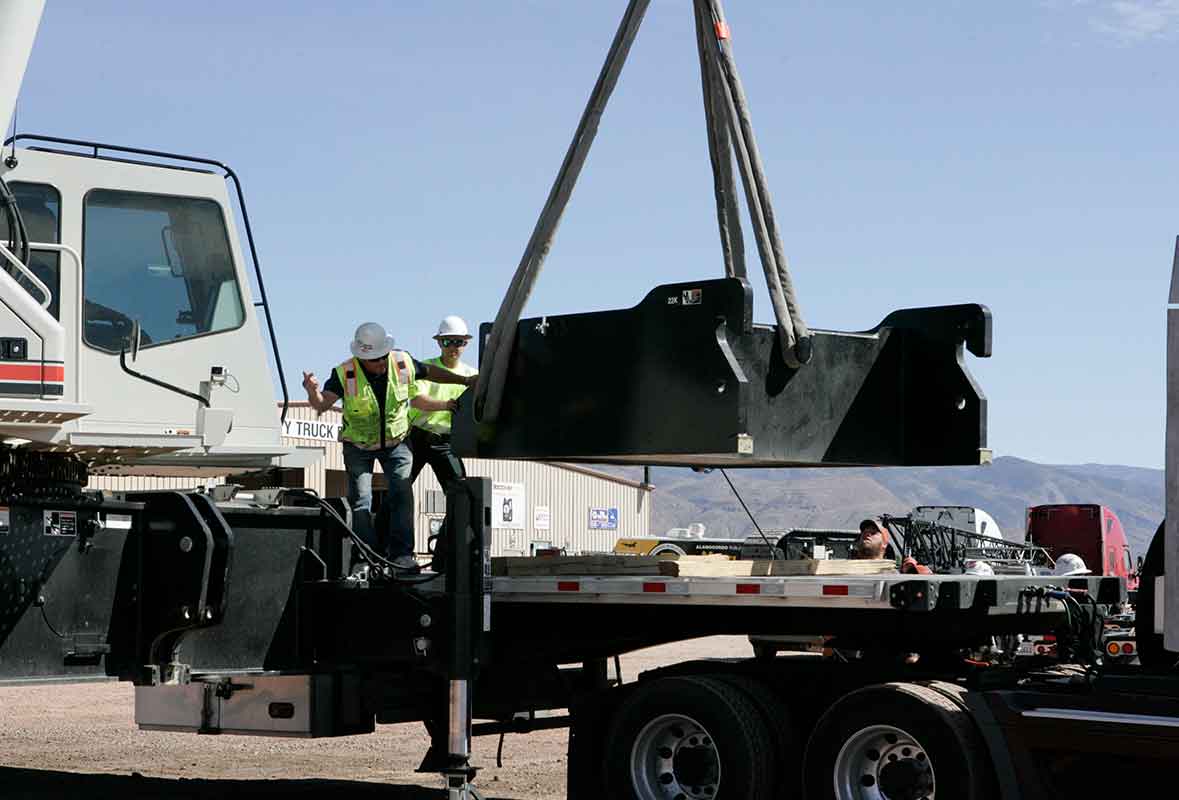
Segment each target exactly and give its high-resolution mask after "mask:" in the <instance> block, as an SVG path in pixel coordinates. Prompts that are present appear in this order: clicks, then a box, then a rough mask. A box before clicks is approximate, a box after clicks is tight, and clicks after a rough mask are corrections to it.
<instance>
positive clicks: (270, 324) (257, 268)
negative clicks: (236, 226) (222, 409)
mask: <svg viewBox="0 0 1179 800" xmlns="http://www.w3.org/2000/svg"><path fill="white" fill-rule="evenodd" d="M30 140H31V141H37V142H46V143H49V144H63V145H69V146H71V147H88V148H90V149H91V150H92V151H93V153H70V152H67V151H61V152H62V153H63V154H64V155H72V156H78V157H79V158H98V159H103V160H117V159H104V157H103V156H102V155H100V154H99V151H100V150H110V151H112V152H115V153H130V154H131V155H138V156H148V157H150V158H167V159H170V160H172V161H185V162H188V163H190V164H205V165H207V166H211V167H216V168H217V169H220V170H222V171H224V173H225V178H226V179H227V180H232V181H233V187H234V190H235V191H236V192H237V203H238V207H239V208H241V211H242V226H243V227H244V228H245V229H246V241H247V242H249V245H250V258H251V259H252V260H253V262H254V275H255V276H256V277H257V279H258V293H259V294H260V295H261V296H262V302H260V303H254V305H255V307H256V306H262V310H263V311H265V312H266V328H267V330H268V331H269V332H270V346H271V348H272V349H273V352H274V364H275V366H276V367H277V368H278V380H279V383H280V385H281V386H282V414H281V415H280V416H279V425H280V428H281V426H282V425H283V423H285V422H286V421H287V407H288V406H290V404H291V396H290V393H289V392H288V391H287V378H286V374H285V373H284V372H283V368H282V356H280V355H279V353H278V337H277V336H276V335H275V333H274V320H273V319H272V318H271V316H270V302H269V301H268V300H267V298H266V284H265V282H264V281H263V280H262V265H261V264H259V263H258V248H257V247H256V246H255V245H254V231H253V229H252V228H251V227H250V212H249V211H247V210H246V196H245V194H244V193H243V192H242V184H241V181H240V180H238V177H237V173H235V172H234V171H233V170H232V169H231V168H230V167H229V166H228V165H227V164H224V163H222V162H220V161H215V160H213V159H211V158H199V157H197V156H185V155H179V154H177V153H165V152H163V151H161V150H145V149H143V148H140V147H125V146H123V145H117V144H103V143H101V142H89V141H85V140H83V139H63V138H61V137H60V136H45V135H42V134H39V133H18V134H16V135H15V136H10V137H9V138H7V139H5V140H4V144H3V146H4V147H8V146H9V145H11V144H14V143H16V142H22V141H30ZM160 166H165V165H160Z"/></svg>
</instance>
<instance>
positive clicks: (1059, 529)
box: [1027, 503, 1138, 594]
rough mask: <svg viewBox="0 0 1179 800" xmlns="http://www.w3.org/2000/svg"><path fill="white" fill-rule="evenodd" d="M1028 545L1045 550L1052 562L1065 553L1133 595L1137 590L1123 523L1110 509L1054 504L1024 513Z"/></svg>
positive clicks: (1133, 562)
mask: <svg viewBox="0 0 1179 800" xmlns="http://www.w3.org/2000/svg"><path fill="white" fill-rule="evenodd" d="M1027 542H1028V544H1032V545H1035V546H1037V547H1042V548H1044V549H1045V550H1046V551H1047V552H1048V553H1049V555H1050V556H1051V557H1052V558H1053V559H1056V558H1059V557H1060V556H1062V555H1064V554H1065V553H1072V554H1074V555H1077V556H1080V558H1081V560H1083V561H1084V562H1085V565H1086V566H1087V567H1088V568H1089V569H1091V570H1092V571H1093V572H1094V573H1096V574H1099V575H1116V576H1118V577H1120V578H1122V579H1123V580H1124V581H1125V582H1126V588H1127V590H1128V591H1129V592H1130V593H1131V594H1133V593H1135V592H1136V591H1137V589H1138V575H1137V572H1138V565H1137V563H1136V562H1135V560H1134V554H1133V553H1132V552H1131V550H1130V544H1129V542H1128V541H1127V540H1126V532H1125V530H1123V528H1122V522H1121V520H1119V519H1118V515H1117V514H1115V513H1114V511H1113V509H1111V508H1109V507H1107V506H1102V505H1096V504H1093V503H1056V504H1051V505H1039V506H1031V507H1030V508H1028V510H1027Z"/></svg>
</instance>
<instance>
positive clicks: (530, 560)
mask: <svg viewBox="0 0 1179 800" xmlns="http://www.w3.org/2000/svg"><path fill="white" fill-rule="evenodd" d="M491 574H492V575H494V576H496V577H505V576H518V577H523V576H528V575H534V576H543V575H675V574H676V573H675V565H674V564H673V563H672V562H671V561H669V560H667V559H663V558H658V557H656V556H628V555H609V554H603V555H594V556H548V557H529V556H503V557H497V558H493V559H491Z"/></svg>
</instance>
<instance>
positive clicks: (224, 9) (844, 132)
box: [19, 0, 1179, 466]
mask: <svg viewBox="0 0 1179 800" xmlns="http://www.w3.org/2000/svg"><path fill="white" fill-rule="evenodd" d="M624 7H625V2H623V0H594V2H573V1H572V0H505V1H504V2H498V3H489V2H485V0H452V1H451V2H439V0H429V1H428V2H427V1H425V0H423V1H420V2H419V1H416V0H398V2H365V1H362V0H349V2H347V3H321V2H315V3H311V2H300V1H297V0H290V1H288V2H271V1H269V0H267V1H266V2H263V1H262V0H252V1H251V2H249V3H242V2H240V1H235V2H227V1H225V0H207V1H206V2H202V3H167V4H161V3H158V2H146V1H144V0H121V2H119V3H117V4H113V3H102V4H96V3H91V2H83V1H82V0H49V3H48V8H47V10H46V14H45V19H44V21H43V24H42V28H41V32H40V35H39V38H38V41H37V45H36V48H35V50H34V54H33V60H32V62H31V64H30V68H29V72H28V75H27V77H26V81H25V87H24V93H23V98H22V101H21V106H20V111H19V114H20V127H21V129H22V130H24V131H35V132H40V133H50V134H56V135H62V136H75V137H81V138H95V139H99V140H105V141H111V142H117V143H126V144H133V145H139V146H144V147H154V148H160V149H166V150H175V151H179V152H189V153H193V154H203V155H207V156H210V157H214V158H218V159H221V160H224V161H226V162H228V163H229V164H231V165H233V166H234V167H235V168H236V169H237V171H238V172H239V174H240V175H241V176H242V178H243V180H244V182H245V187H246V192H247V197H248V200H249V202H250V208H251V214H252V217H253V221H254V225H255V233H256V235H257V239H258V243H259V247H260V251H261V255H262V260H263V266H264V268H265V272H266V276H267V280H268V290H269V292H270V294H271V300H272V302H273V304H274V307H275V310H276V315H277V326H278V332H279V335H280V337H281V345H282V351H283V356H284V359H285V361H286V366H287V373H288V380H289V381H290V383H291V385H292V389H293V391H294V393H295V394H296V395H300V396H301V390H299V389H298V378H299V370H300V369H313V370H315V371H316V372H317V373H319V374H320V375H321V376H322V375H323V374H324V372H325V371H326V370H327V368H328V367H329V366H330V365H332V364H335V363H337V362H338V360H339V359H340V357H341V356H343V355H345V354H346V350H345V348H346V345H347V342H348V340H349V338H350V336H351V333H352V329H353V328H354V327H355V325H356V324H357V322H359V321H363V320H366V319H375V320H379V321H381V322H383V323H384V324H386V325H387V326H388V327H389V328H390V329H391V330H392V332H393V333H394V335H395V336H397V338H398V339H399V343H400V344H401V345H402V346H406V347H408V348H409V349H410V350H412V351H413V352H414V353H415V355H417V356H419V357H425V356H428V355H433V352H432V351H431V349H430V348H429V347H427V345H428V344H429V340H428V337H429V336H430V335H431V334H432V333H433V328H434V326H436V325H437V321H438V319H439V318H440V317H441V316H442V315H444V314H449V313H458V314H461V315H462V316H464V317H466V318H467V319H468V320H469V321H471V322H476V321H481V320H488V319H491V318H492V317H493V316H494V313H495V310H496V308H497V307H498V305H499V301H500V299H501V297H502V294H503V292H504V290H505V288H506V286H507V282H508V279H509V277H510V275H511V273H512V271H513V269H514V268H515V266H516V264H517V262H518V260H519V257H520V253H521V251H522V250H523V247H524V244H525V242H526V240H527V237H528V235H529V233H530V232H531V229H532V226H533V224H534V222H535V219H536V215H537V212H538V211H539V209H540V206H541V204H542V202H543V200H544V198H545V196H546V194H547V192H548V189H549V185H550V183H551V181H552V178H553V176H554V174H555V172H556V169H557V167H558V165H559V163H560V160H561V157H562V156H563V154H564V151H565V148H566V146H567V145H568V142H569V138H570V135H571V133H572V131H573V129H574V127H575V125H576V122H577V118H578V115H579V114H580V112H581V109H582V107H583V104H584V102H585V99H586V97H587V95H588V92H589V89H590V87H591V86H592V83H593V80H594V78H595V77H596V74H597V71H598V69H599V67H600V65H601V61H602V58H603V56H604V54H605V51H606V48H607V45H608V43H609V41H610V38H611V36H612V34H613V31H614V28H615V26H616V25H617V22H618V18H619V17H620V15H621V13H622V10H623V9H624ZM100 9H101V10H100ZM727 10H728V13H729V16H730V19H731V23H732V27H733V31H734V42H735V48H736V54H737V59H738V63H739V65H740V67H741V70H742V74H743V77H744V80H745V83H746V89H747V90H748V93H749V97H750V101H751V104H752V109H753V118H754V124H755V127H756V129H757V132H758V137H759V141H760V144H761V147H762V150H763V153H764V156H765V159H766V166H767V172H768V175H769V179H770V185H771V188H772V189H773V192H774V196H775V199H776V208H777V214H778V218H779V220H780V221H781V223H782V227H783V236H784V241H785V246H786V251H787V253H788V255H789V256H790V259H791V264H792V268H793V271H794V275H795V280H796V283H797V287H798V291H799V296H800V298H801V301H802V303H803V308H804V311H805V314H806V318H807V321H808V323H809V324H810V325H811V326H812V327H818V328H834V329H844V330H861V329H865V328H869V327H872V326H873V325H875V324H876V323H877V322H878V321H879V320H880V319H881V318H882V317H883V316H884V315H885V314H886V313H888V312H889V311H891V310H893V309H897V308H905V307H911V306H920V305H938V304H943V303H957V302H981V303H985V304H987V305H989V306H990V308H991V310H992V312H993V313H994V320H995V341H994V353H995V354H994V357H993V358H992V359H990V360H989V361H981V360H977V359H973V358H972V359H971V361H970V365H971V370H972V371H973V372H974V374H975V375H976V377H977V378H978V380H979V382H980V383H981V385H982V387H983V389H984V391H985V392H986V394H987V396H988V397H989V399H990V412H991V413H990V439H991V445H992V446H993V448H994V449H995V451H996V453H998V454H1004V455H1015V456H1020V457H1024V458H1030V459H1033V460H1038V461H1044V462H1054V463H1079V462H1089V461H1095V462H1104V463H1123V464H1133V465H1142V466H1159V465H1161V462H1162V452H1163V451H1162V435H1163V406H1164V404H1163V358H1164V352H1163V348H1164V344H1163V341H1164V340H1163V323H1164V303H1165V294H1166V289H1167V284H1168V276H1169V268H1170V256H1171V249H1172V247H1173V243H1174V237H1175V235H1176V233H1179V181H1177V180H1176V175H1177V172H1179V136H1177V135H1176V131H1177V130H1179V70H1177V69H1176V64H1177V61H1176V45H1177V43H1179V0H1122V1H1121V2H1106V1H1105V0H1090V1H1088V2H1086V1H1085V0H1054V1H1052V0H1043V2H1034V1H1033V0H1019V1H1016V0H999V1H998V2H992V3H978V2H958V1H957V0H942V1H941V2H936V3H934V2H924V3H916V2H902V3H879V2H876V0H858V1H857V2H850V1H848V2H824V3H818V2H800V1H799V0H791V1H789V2H784V0H728V3H727ZM697 74H698V73H697V66H696V62H695V52H694V41H693V34H692V28H691V12H690V6H689V4H688V3H687V2H686V0H655V2H654V3H653V6H652V10H651V13H650V14H649V16H648V19H647V23H646V24H645V26H644V29H643V31H642V33H641V34H640V37H639V40H638V42H637V44H636V47H635V50H634V52H633V54H632V57H631V61H630V63H629V64H628V66H627V70H626V71H625V72H624V74H623V79H622V82H621V84H620V86H619V90H618V92H617V93H616V95H615V98H614V101H613V103H612V105H611V107H610V109H609V111H608V113H607V116H606V119H605V121H604V124H603V128H602V133H601V135H600V137H599V140H598V143H597V145H596V147H595V150H594V152H593V153H592V155H591V157H590V161H589V163H588V165H587V168H586V170H585V173H584V175H583V178H582V181H581V183H580V185H579V187H578V189H577V192H576V193H575V195H574V198H573V202H572V203H571V205H570V208H569V212H568V214H567V215H566V218H565V221H564V223H563V224H562V227H561V230H560V231H559V234H558V237H557V241H556V245H555V247H554V249H553V253H552V255H551V256H550V258H549V261H548V263H547V266H546V268H545V272H544V274H543V275H542V276H541V279H540V283H539V286H538V289H537V292H536V293H535V295H534V296H533V299H532V302H531V304H530V306H529V308H528V309H527V310H526V312H525V313H526V314H527V315H534V314H542V313H563V312H574V311H589V310H596V309H603V308H612V307H625V306H629V305H631V304H633V303H634V302H636V301H637V300H638V299H639V298H641V297H642V296H643V295H644V294H645V293H646V291H647V290H649V289H650V288H651V287H653V286H655V285H657V284H659V283H664V282H670V281H676V280H681V279H690V278H694V277H711V276H719V275H720V273H721V263H720V258H719V248H718V245H717V240H716V232H715V224H714V217H713V213H714V212H713V207H712V195H711V178H710V175H709V171H708V162H707V153H706V149H705V139H704V132H703V127H702V112H701V102H700V90H699V86H698V78H697ZM755 314H756V316H757V318H758V320H760V321H769V320H770V319H771V316H772V315H771V311H770V308H769V305H768V299H767V298H766V295H765V291H764V288H763V287H761V286H758V287H757V294H756V307H755ZM472 355H473V354H472ZM618 357H619V358H625V354H618Z"/></svg>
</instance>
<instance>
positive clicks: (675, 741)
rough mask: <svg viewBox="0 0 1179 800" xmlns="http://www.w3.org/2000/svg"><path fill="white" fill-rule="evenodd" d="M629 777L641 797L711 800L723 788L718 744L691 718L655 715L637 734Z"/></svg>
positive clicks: (650, 798)
mask: <svg viewBox="0 0 1179 800" xmlns="http://www.w3.org/2000/svg"><path fill="white" fill-rule="evenodd" d="M630 777H631V785H632V787H633V788H634V790H635V794H636V795H637V796H638V798H639V800H711V798H714V797H716V793H717V792H718V791H719V790H720V777H721V766H720V756H719V755H718V754H717V750H716V743H715V742H714V741H713V738H712V736H711V735H710V734H709V733H708V731H707V730H705V729H704V726H703V725H701V724H700V723H699V722H697V721H696V720H694V719H692V718H691V717H686V716H684V715H682V714H664V715H663V716H661V717H656V718H655V719H653V720H651V721H650V722H648V723H647V724H646V725H645V726H644V727H643V729H642V730H641V731H639V735H638V736H637V737H635V744H634V747H633V748H632V749H631V754H630Z"/></svg>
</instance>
